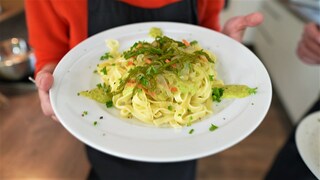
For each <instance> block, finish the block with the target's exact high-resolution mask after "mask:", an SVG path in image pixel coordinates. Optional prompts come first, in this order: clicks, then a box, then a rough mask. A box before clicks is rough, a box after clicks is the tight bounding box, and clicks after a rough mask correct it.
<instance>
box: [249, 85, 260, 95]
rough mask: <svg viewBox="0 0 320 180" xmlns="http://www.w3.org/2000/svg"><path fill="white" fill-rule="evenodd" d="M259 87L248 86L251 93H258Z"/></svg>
mask: <svg viewBox="0 0 320 180" xmlns="http://www.w3.org/2000/svg"><path fill="white" fill-rule="evenodd" d="M257 89H258V88H257V87H256V88H248V92H249V94H256V93H257Z"/></svg>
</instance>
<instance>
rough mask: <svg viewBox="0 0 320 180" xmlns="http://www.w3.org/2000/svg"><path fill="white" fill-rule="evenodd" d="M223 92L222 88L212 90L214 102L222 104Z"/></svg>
mask: <svg viewBox="0 0 320 180" xmlns="http://www.w3.org/2000/svg"><path fill="white" fill-rule="evenodd" d="M223 91H224V90H223V89H222V88H212V101H217V102H221V97H222V96H223Z"/></svg>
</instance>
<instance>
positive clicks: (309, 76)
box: [0, 0, 320, 180]
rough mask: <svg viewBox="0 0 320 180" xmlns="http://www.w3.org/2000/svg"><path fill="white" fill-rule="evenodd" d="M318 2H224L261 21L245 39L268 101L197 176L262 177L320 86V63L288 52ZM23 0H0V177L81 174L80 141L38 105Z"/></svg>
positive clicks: (232, 12) (202, 163) (229, 10)
mask: <svg viewBox="0 0 320 180" xmlns="http://www.w3.org/2000/svg"><path fill="white" fill-rule="evenodd" d="M319 3H320V2H319V0H229V1H227V3H226V7H225V9H224V11H223V13H222V15H221V22H222V24H223V23H224V22H225V21H226V20H227V19H229V18H230V17H233V16H237V15H244V14H248V13H250V12H255V11H260V12H262V13H263V14H264V16H265V22H264V23H263V24H262V25H261V26H259V27H258V28H252V29H249V30H248V31H247V32H246V35H245V38H244V43H245V45H246V46H247V47H248V48H250V49H251V50H252V51H253V52H254V53H255V54H256V55H257V56H258V57H259V58H260V59H261V61H262V63H263V64H264V65H265V66H266V68H267V70H268V72H269V74H270V76H271V79H272V83H273V88H274V89H273V90H274V94H273V99H272V104H271V107H270V110H269V112H268V114H267V116H266V117H265V119H264V121H263V122H262V124H261V125H260V126H259V127H258V128H257V129H256V130H255V131H254V132H253V133H252V134H251V135H250V136H249V137H248V138H246V139H245V140H243V141H242V142H240V143H239V144H237V145H235V146H233V147H231V148H229V149H227V150H225V151H223V152H220V153H218V154H215V155H212V156H209V157H206V158H203V159H200V160H199V162H198V173H197V179H199V180H202V179H203V180H206V179H263V177H264V175H265V174H266V173H267V171H268V169H269V167H270V165H271V164H272V161H273V159H274V158H275V156H276V154H277V152H278V151H279V149H280V148H281V147H282V145H283V143H284V142H285V140H286V138H287V136H288V135H289V133H290V131H291V130H292V127H293V126H294V125H295V124H297V123H298V122H299V120H300V119H301V118H302V117H303V115H304V113H306V111H307V110H308V109H309V108H310V107H311V106H312V104H313V103H314V102H315V100H316V99H317V97H318V96H319V90H320V69H319V67H316V66H309V65H306V64H303V63H302V62H301V61H300V60H299V59H298V57H297V56H296V53H295V50H296V46H297V44H298V41H299V39H300V37H301V33H302V31H303V26H304V25H305V24H306V23H307V22H310V21H316V22H317V21H318V24H320V22H319V21H320V13H319V12H320V7H319V6H320V5H319ZM27 42H28V35H27V27H26V22H25V13H24V4H23V0H0V52H1V57H0V179H19V178H22V179H34V178H40V179H48V178H53V179H56V178H59V179H61V178H63V179H85V178H86V176H87V174H88V172H89V168H90V166H89V164H88V161H87V159H86V156H85V153H84V149H83V144H82V143H81V142H79V141H78V140H77V139H75V138H74V137H73V136H72V135H70V134H69V133H68V132H67V131H66V130H65V129H64V128H63V127H62V126H61V125H60V124H59V123H56V122H54V121H52V120H50V118H48V117H45V116H44V115H43V114H42V112H41V108H40V101H39V99H38V95H37V91H36V87H35V85H34V84H33V83H32V82H31V81H29V80H28V76H32V75H33V70H34V61H35V58H34V56H33V52H32V49H31V48H30V47H29V46H28V43H27Z"/></svg>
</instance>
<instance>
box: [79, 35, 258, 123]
mask: <svg viewBox="0 0 320 180" xmlns="http://www.w3.org/2000/svg"><path fill="white" fill-rule="evenodd" d="M107 46H108V48H109V52H107V53H105V54H104V55H103V56H101V60H102V62H101V63H100V64H98V66H97V73H98V74H99V75H100V76H101V79H102V83H101V84H98V85H97V87H96V88H95V89H92V90H89V91H83V92H80V94H81V95H83V96H87V97H90V98H92V99H94V100H96V101H98V102H101V103H106V104H107V106H109V107H110V106H111V105H113V106H114V107H116V108H117V109H119V110H120V115H121V116H122V117H126V118H132V117H133V118H136V119H138V120H140V121H143V122H145V123H148V124H153V125H156V126H170V127H181V126H186V125H190V124H192V123H193V122H195V121H197V120H199V119H201V118H203V117H204V116H206V115H207V114H210V113H212V112H213V109H212V103H213V100H218V101H220V98H222V97H224V95H223V92H225V97H227V96H228V94H229V96H230V94H231V97H232V94H235V93H234V92H241V93H242V96H243V97H245V96H247V95H249V94H251V93H255V89H251V88H248V87H247V86H229V87H228V86H225V85H224V84H223V81H221V80H218V79H217V78H216V77H217V72H216V70H215V62H216V57H215V56H214V55H213V54H212V53H211V52H209V51H207V50H204V49H203V48H202V47H201V46H200V45H199V44H198V43H197V42H196V41H192V42H188V41H186V40H182V41H176V40H173V39H171V38H169V37H166V36H157V37H156V38H155V40H154V41H153V42H144V41H139V42H136V43H135V44H134V45H132V46H131V47H130V49H128V50H127V51H125V52H123V53H120V52H119V51H118V49H119V43H118V41H116V40H108V41H107ZM235 89H236V90H235ZM250 91H251V92H250ZM228 92H230V93H228ZM241 93H240V94H241ZM238 94H239V93H238ZM236 96H237V95H235V96H234V97H236Z"/></svg>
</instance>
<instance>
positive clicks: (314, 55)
mask: <svg viewBox="0 0 320 180" xmlns="http://www.w3.org/2000/svg"><path fill="white" fill-rule="evenodd" d="M296 53H297V55H298V56H299V58H300V59H301V61H302V62H304V63H307V64H320V28H319V27H317V25H316V24H315V23H308V24H306V25H305V27H304V31H303V34H302V37H301V40H300V42H299V44H298V47H297V50H296Z"/></svg>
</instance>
